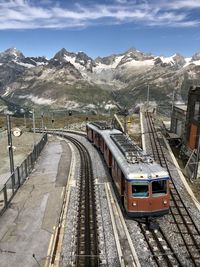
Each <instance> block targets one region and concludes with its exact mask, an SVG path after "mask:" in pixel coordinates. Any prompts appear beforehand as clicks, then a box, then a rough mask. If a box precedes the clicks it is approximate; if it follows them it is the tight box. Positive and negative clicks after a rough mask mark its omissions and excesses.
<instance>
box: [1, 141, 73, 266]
mask: <svg viewBox="0 0 200 267" xmlns="http://www.w3.org/2000/svg"><path fill="white" fill-rule="evenodd" d="M70 162H71V150H70V148H69V146H68V144H67V142H66V141H61V140H58V139H57V140H56V139H53V140H50V141H49V142H48V144H47V145H46V146H45V148H44V150H43V151H42V153H41V155H40V157H39V159H38V162H37V163H36V165H35V169H34V171H33V172H32V174H31V175H30V176H29V178H28V180H27V181H26V182H25V183H24V184H23V186H22V187H21V188H20V189H19V190H18V192H17V194H16V195H15V196H14V198H13V200H12V202H11V205H10V207H9V208H8V210H7V211H6V212H5V213H4V214H3V216H2V217H0V266H1V267H10V266H15V267H36V266H41V267H42V266H44V264H45V260H46V257H47V251H48V247H49V242H50V238H51V235H52V233H53V231H54V227H55V226H56V224H57V222H58V218H59V215H60V210H61V205H62V199H63V194H62V193H63V189H64V186H65V185H66V184H67V179H68V174H69V169H70ZM33 254H34V255H35V258H34V257H33Z"/></svg>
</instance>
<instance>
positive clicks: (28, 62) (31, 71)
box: [0, 48, 200, 110]
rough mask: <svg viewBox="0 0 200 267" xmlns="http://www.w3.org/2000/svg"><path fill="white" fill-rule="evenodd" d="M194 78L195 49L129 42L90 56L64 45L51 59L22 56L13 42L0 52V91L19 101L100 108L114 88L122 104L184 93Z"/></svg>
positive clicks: (199, 59) (199, 58) (199, 69)
mask: <svg viewBox="0 0 200 267" xmlns="http://www.w3.org/2000/svg"><path fill="white" fill-rule="evenodd" d="M199 78H200V53H196V54H195V55H194V56H193V57H191V58H184V57H183V56H182V55H180V54H175V55H173V56H171V57H164V56H155V55H152V54H150V53H148V54H147V53H143V52H141V51H139V50H136V49H134V48H131V49H129V50H128V51H126V52H125V53H121V54H118V55H115V54H114V55H111V56H108V57H97V58H96V59H92V58H91V57H89V56H88V55H86V54H85V53H84V52H77V53H74V52H68V51H67V50H66V49H65V48H63V49H61V50H60V51H58V52H57V53H56V54H55V56H54V57H53V58H51V59H47V58H45V57H25V56H24V55H23V54H22V52H20V51H18V50H17V49H16V48H10V49H7V50H6V51H5V52H2V53H0V95H1V96H3V97H4V98H7V99H11V100H13V101H16V102H17V103H21V104H23V105H28V106H30V105H40V106H41V105H42V106H49V107H54V108H55V107H62V108H74V109H82V110H83V109H86V110H87V109H91V108H92V109H101V108H102V109H106V108H107V107H109V108H110V107H111V106H112V91H113V90H117V94H118V95H119V99H120V101H121V102H122V104H126V105H132V104H134V103H135V102H138V101H142V100H144V99H145V98H146V88H147V84H150V89H151V98H152V100H156V101H157V102H159V101H162V100H163V99H164V101H167V102H168V103H169V102H170V101H171V96H172V91H173V90H176V93H177V98H179V97H180V96H181V94H183V98H184V96H185V95H187V90H188V82H190V81H195V82H197V81H198V80H199Z"/></svg>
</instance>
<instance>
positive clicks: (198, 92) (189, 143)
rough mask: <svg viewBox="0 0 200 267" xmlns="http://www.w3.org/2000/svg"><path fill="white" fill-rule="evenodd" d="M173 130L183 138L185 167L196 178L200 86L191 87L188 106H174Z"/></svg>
mask: <svg viewBox="0 0 200 267" xmlns="http://www.w3.org/2000/svg"><path fill="white" fill-rule="evenodd" d="M184 121H185V123H184ZM184 124H185V126H184ZM171 131H172V132H174V133H176V134H177V135H179V136H180V137H181V139H182V147H181V152H180V154H181V156H183V157H185V158H186V159H188V162H187V164H186V168H185V169H186V173H187V175H188V176H189V177H190V178H194V179H196V178H197V177H199V176H200V172H199V171H200V170H199V171H198V169H199V168H198V166H197V164H196V162H199V159H200V157H199V152H200V146H199V145H200V143H199V141H200V139H199V136H200V86H191V87H190V89H189V92H188V103H187V108H186V106H184V105H183V106H182V107H175V108H174V112H173V116H172V123H171ZM198 165H199V164H198ZM195 173H196V174H195Z"/></svg>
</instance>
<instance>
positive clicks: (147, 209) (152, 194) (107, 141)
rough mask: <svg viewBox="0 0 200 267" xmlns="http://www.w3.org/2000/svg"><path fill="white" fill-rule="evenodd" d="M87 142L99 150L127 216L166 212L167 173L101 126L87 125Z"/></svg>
mask: <svg viewBox="0 0 200 267" xmlns="http://www.w3.org/2000/svg"><path fill="white" fill-rule="evenodd" d="M86 128H87V137H88V139H89V140H90V141H91V142H92V143H93V144H94V145H95V146H96V147H97V148H98V149H99V150H100V151H101V153H102V154H103V157H104V159H105V161H106V164H107V166H108V167H109V168H110V171H111V174H112V178H113V181H114V183H115V186H116V188H117V190H118V192H119V195H120V196H121V199H122V201H123V204H124V208H125V210H126V212H127V214H128V216H130V217H158V216H163V215H165V214H167V213H168V212H169V202H170V193H169V174H168V172H167V171H166V170H165V169H163V168H162V167H161V166H160V165H159V164H158V163H156V162H155V161H154V160H153V159H152V158H151V157H150V156H147V155H145V154H144V152H143V151H142V149H141V148H140V147H139V146H137V145H136V144H135V143H134V142H133V141H132V140H131V139H130V138H129V137H127V136H126V135H125V134H123V133H122V132H121V131H119V130H117V129H113V128H111V127H108V126H106V124H103V123H88V124H87V127H86Z"/></svg>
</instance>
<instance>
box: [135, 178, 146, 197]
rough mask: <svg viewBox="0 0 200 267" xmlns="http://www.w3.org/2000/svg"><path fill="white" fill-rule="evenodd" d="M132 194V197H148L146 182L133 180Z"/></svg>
mask: <svg viewBox="0 0 200 267" xmlns="http://www.w3.org/2000/svg"><path fill="white" fill-rule="evenodd" d="M132 196H134V197H148V196H149V187H148V183H144V182H135V183H133V184H132Z"/></svg>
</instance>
